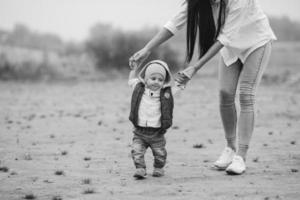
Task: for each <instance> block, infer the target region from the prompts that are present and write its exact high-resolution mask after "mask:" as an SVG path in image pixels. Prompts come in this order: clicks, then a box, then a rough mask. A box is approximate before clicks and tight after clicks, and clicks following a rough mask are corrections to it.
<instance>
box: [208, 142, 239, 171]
mask: <svg viewBox="0 0 300 200" xmlns="http://www.w3.org/2000/svg"><path fill="white" fill-rule="evenodd" d="M234 155H235V152H234V151H233V150H232V149H231V148H229V147H225V149H224V150H223V152H222V154H221V156H220V157H219V158H218V160H217V161H216V162H215V163H214V164H213V167H214V168H216V169H218V170H225V169H226V168H227V167H228V166H229V165H230V164H231V162H232V159H233V157H234Z"/></svg>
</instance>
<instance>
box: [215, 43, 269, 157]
mask: <svg viewBox="0 0 300 200" xmlns="http://www.w3.org/2000/svg"><path fill="white" fill-rule="evenodd" d="M271 48H272V47H271V42H269V43H267V44H265V45H264V46H262V47H259V48H257V49H256V50H254V51H253V52H252V53H251V54H250V55H249V56H248V58H247V59H246V60H245V62H244V64H243V63H241V61H240V60H238V61H236V62H235V63H234V64H232V65H230V66H226V65H225V63H224V61H223V59H222V58H221V62H220V65H219V93H220V94H219V95H220V113H221V118H222V122H223V126H224V130H225V138H226V140H227V145H228V146H229V147H231V148H232V149H234V150H236V131H237V132H238V149H237V154H238V155H240V156H242V157H243V158H244V159H245V157H246V153H247V150H248V147H249V143H250V139H251V136H252V132H253V127H254V118H255V114H254V111H255V109H254V103H255V93H256V89H257V86H258V85H259V83H260V80H261V78H262V74H263V72H264V70H265V68H266V66H267V65H268V62H269V58H270V54H271ZM238 86H239V97H240V98H239V102H240V113H239V119H237V113H236V105H235V96H236V89H237V87H238ZM236 129H237V130H236Z"/></svg>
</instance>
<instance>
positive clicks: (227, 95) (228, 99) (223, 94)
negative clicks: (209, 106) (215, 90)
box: [219, 89, 235, 106]
mask: <svg viewBox="0 0 300 200" xmlns="http://www.w3.org/2000/svg"><path fill="white" fill-rule="evenodd" d="M219 97H220V105H221V106H232V105H233V104H234V100H235V93H233V92H230V91H228V90H224V89H221V90H220V91H219Z"/></svg>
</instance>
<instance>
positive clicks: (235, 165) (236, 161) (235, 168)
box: [226, 155, 246, 175]
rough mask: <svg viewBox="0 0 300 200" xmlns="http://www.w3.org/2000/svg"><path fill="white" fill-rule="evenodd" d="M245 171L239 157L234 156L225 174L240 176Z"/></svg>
mask: <svg viewBox="0 0 300 200" xmlns="http://www.w3.org/2000/svg"><path fill="white" fill-rule="evenodd" d="M245 171H246V164H245V161H244V159H243V158H242V157H241V156H238V155H236V156H234V157H233V160H232V163H231V164H230V165H229V166H228V167H227V168H226V172H227V174H230V175H240V174H242V173H244V172H245Z"/></svg>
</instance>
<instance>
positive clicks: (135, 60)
mask: <svg viewBox="0 0 300 200" xmlns="http://www.w3.org/2000/svg"><path fill="white" fill-rule="evenodd" d="M150 54H151V52H150V51H148V50H146V49H141V50H139V51H138V52H136V53H135V54H133V56H131V57H130V58H129V66H130V69H131V70H136V69H137V68H138V67H139V66H140V65H141V64H142V63H143V62H144V61H145V60H146V59H147V58H148V56H149V55H150Z"/></svg>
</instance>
